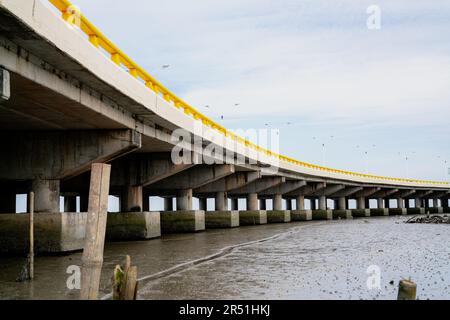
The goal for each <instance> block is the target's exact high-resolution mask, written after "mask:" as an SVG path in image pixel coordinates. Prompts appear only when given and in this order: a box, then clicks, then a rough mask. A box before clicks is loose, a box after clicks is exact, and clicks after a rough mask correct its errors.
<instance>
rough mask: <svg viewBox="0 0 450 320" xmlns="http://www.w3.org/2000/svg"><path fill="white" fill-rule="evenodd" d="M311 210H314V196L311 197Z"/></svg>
mask: <svg viewBox="0 0 450 320" xmlns="http://www.w3.org/2000/svg"><path fill="white" fill-rule="evenodd" d="M310 202H311V210H316V198H311V200H310Z"/></svg>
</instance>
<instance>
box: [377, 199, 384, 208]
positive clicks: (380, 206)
mask: <svg viewBox="0 0 450 320" xmlns="http://www.w3.org/2000/svg"><path fill="white" fill-rule="evenodd" d="M377 207H378V209H384V199H383V198H378V199H377Z"/></svg>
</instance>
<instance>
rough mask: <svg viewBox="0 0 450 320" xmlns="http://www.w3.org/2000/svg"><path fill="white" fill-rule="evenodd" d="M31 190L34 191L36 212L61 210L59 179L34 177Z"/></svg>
mask: <svg viewBox="0 0 450 320" xmlns="http://www.w3.org/2000/svg"><path fill="white" fill-rule="evenodd" d="M31 190H33V192H34V211H35V212H36V213H40V212H43V213H56V212H59V180H41V179H34V180H33V182H32V186H31Z"/></svg>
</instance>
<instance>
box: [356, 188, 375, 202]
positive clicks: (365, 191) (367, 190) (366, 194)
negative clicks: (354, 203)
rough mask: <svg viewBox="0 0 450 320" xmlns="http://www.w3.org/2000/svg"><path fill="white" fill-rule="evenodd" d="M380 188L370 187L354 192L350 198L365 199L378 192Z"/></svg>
mask: <svg viewBox="0 0 450 320" xmlns="http://www.w3.org/2000/svg"><path fill="white" fill-rule="evenodd" d="M380 190H381V188H378V187H370V188H364V189H363V190H361V191H359V192H356V193H355V194H354V195H353V196H352V197H353V198H356V199H357V198H367V197H370V196H373V195H374V194H376V193H377V192H378V191H380Z"/></svg>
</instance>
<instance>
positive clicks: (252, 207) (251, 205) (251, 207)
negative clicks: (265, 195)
mask: <svg viewBox="0 0 450 320" xmlns="http://www.w3.org/2000/svg"><path fill="white" fill-rule="evenodd" d="M257 210H258V195H257V194H256V193H249V194H248V195H247V211H257Z"/></svg>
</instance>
